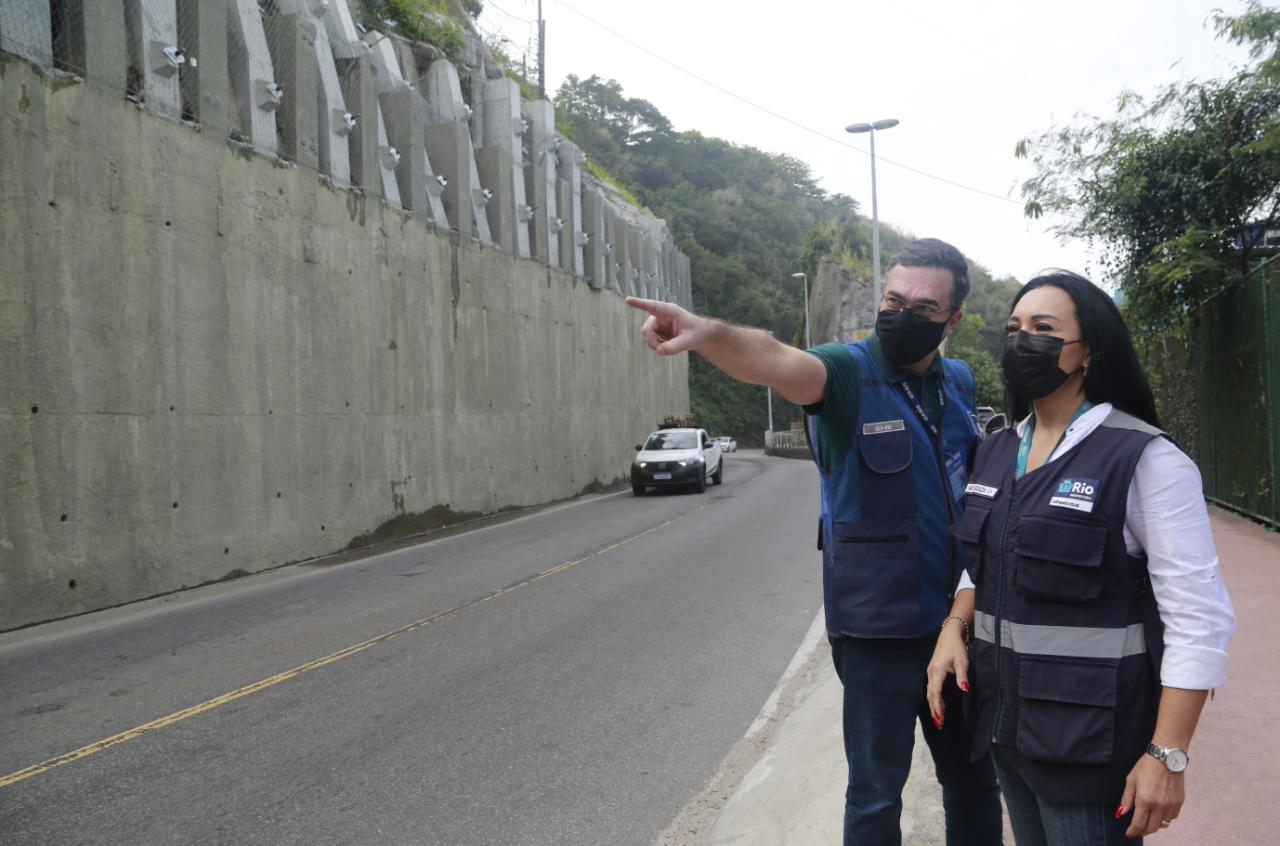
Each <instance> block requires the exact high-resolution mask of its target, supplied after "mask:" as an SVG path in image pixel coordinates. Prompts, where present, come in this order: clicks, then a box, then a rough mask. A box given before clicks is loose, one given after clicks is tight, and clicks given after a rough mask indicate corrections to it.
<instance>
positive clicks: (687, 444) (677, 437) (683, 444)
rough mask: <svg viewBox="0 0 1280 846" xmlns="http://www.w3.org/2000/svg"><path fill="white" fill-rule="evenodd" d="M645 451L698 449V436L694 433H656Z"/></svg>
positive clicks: (645, 446)
mask: <svg viewBox="0 0 1280 846" xmlns="http://www.w3.org/2000/svg"><path fill="white" fill-rule="evenodd" d="M644 448H645V449H697V448H698V436H697V435H696V434H694V433H693V432H654V433H653V434H652V435H650V436H649V440H648V442H647V443H646V444H645V445H644Z"/></svg>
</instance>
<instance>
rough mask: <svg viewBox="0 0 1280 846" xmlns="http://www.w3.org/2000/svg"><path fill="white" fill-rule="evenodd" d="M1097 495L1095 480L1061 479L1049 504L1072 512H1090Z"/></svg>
mask: <svg viewBox="0 0 1280 846" xmlns="http://www.w3.org/2000/svg"><path fill="white" fill-rule="evenodd" d="M1097 493H1098V480H1097V479H1063V480H1062V481H1061V482H1059V483H1058V489H1057V493H1056V494H1055V495H1054V496H1053V498H1052V499H1050V500H1049V504H1050V505H1053V506H1057V507H1058V508H1070V509H1072V510H1073V511H1085V512H1091V511H1093V502H1094V499H1095V497H1096V496H1097Z"/></svg>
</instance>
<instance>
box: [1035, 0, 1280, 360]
mask: <svg viewBox="0 0 1280 846" xmlns="http://www.w3.org/2000/svg"><path fill="white" fill-rule="evenodd" d="M1213 20H1214V23H1215V25H1216V29H1217V33H1218V36H1219V37H1222V38H1226V39H1228V40H1231V41H1234V42H1237V43H1242V44H1248V45H1250V48H1251V52H1252V55H1253V57H1254V58H1255V59H1259V60H1260V61H1259V62H1258V63H1256V64H1255V65H1254V66H1252V67H1246V68H1241V69H1239V70H1238V71H1237V72H1236V73H1235V74H1234V75H1233V76H1231V77H1229V78H1227V79H1216V80H1209V81H1194V80H1193V81H1189V82H1183V83H1177V84H1173V85H1169V86H1166V87H1165V88H1163V89H1162V90H1160V91H1159V92H1157V93H1156V95H1155V96H1154V97H1143V96H1140V95H1138V94H1136V93H1133V92H1125V93H1124V94H1123V95H1122V96H1121V98H1120V107H1119V110H1118V113H1117V115H1116V116H1115V117H1114V118H1110V119H1096V120H1092V121H1089V122H1087V123H1084V124H1080V125H1075V126H1068V127H1055V128H1052V129H1050V130H1049V131H1047V132H1045V133H1043V134H1042V135H1040V136H1039V137H1037V138H1035V139H1024V140H1023V141H1021V142H1019V143H1018V145H1017V149H1016V155H1018V156H1021V157H1024V158H1028V159H1030V160H1031V161H1032V162H1033V163H1034V164H1035V166H1036V170H1037V173H1036V175H1035V176H1033V177H1032V178H1031V179H1029V180H1028V181H1027V182H1026V183H1025V184H1024V185H1023V196H1024V198H1025V200H1026V213H1027V215H1028V216H1030V217H1039V216H1041V215H1043V214H1053V215H1058V216H1061V217H1062V218H1063V219H1064V220H1065V222H1064V223H1062V224H1061V225H1060V226H1058V227H1057V231H1058V232H1059V233H1060V234H1061V235H1062V236H1064V237H1074V238H1082V239H1084V240H1086V241H1089V242H1091V243H1094V244H1097V245H1100V246H1102V247H1103V248H1104V250H1105V253H1104V255H1105V268H1106V271H1107V274H1108V276H1110V277H1111V279H1112V280H1114V281H1116V282H1118V283H1119V284H1120V286H1121V289H1122V291H1123V292H1124V294H1125V299H1126V312H1127V314H1128V315H1129V316H1130V317H1131V318H1132V320H1133V323H1134V325H1135V329H1136V330H1137V331H1138V333H1139V334H1140V335H1146V334H1153V333H1155V332H1159V331H1161V330H1164V329H1168V328H1171V327H1172V328H1176V327H1180V326H1185V325H1186V324H1187V323H1189V322H1190V320H1191V318H1192V316H1193V314H1194V311H1195V309H1196V308H1197V307H1198V306H1199V305H1200V304H1201V303H1203V302H1204V301H1205V300H1207V299H1209V298H1210V297H1213V296H1214V295H1216V294H1218V293H1220V292H1222V291H1224V290H1226V289H1228V288H1231V287H1233V286H1236V285H1238V284H1240V283H1241V282H1242V281H1243V280H1244V279H1245V278H1246V277H1247V275H1248V273H1249V268H1250V267H1251V265H1252V259H1253V245H1252V244H1251V243H1250V242H1249V241H1248V240H1247V239H1246V241H1245V243H1244V244H1243V245H1242V246H1241V245H1240V244H1239V243H1238V241H1239V239H1240V238H1241V236H1242V235H1243V234H1244V233H1245V232H1246V230H1247V229H1248V227H1249V226H1250V225H1252V224H1261V225H1262V226H1263V228H1274V227H1275V226H1276V225H1277V223H1280V13H1278V12H1277V11H1276V10H1274V9H1269V8H1266V7H1264V6H1262V5H1261V4H1260V3H1258V2H1257V0H1251V2H1250V3H1249V4H1248V7H1247V9H1246V11H1245V13H1244V14H1242V15H1240V16H1238V17H1232V16H1227V15H1223V14H1221V13H1218V14H1217V15H1215V16H1214V18H1213Z"/></svg>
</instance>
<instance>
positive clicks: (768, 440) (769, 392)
mask: <svg viewBox="0 0 1280 846" xmlns="http://www.w3.org/2000/svg"><path fill="white" fill-rule="evenodd" d="M765 331H766V332H768V333H769V337H773V330H772V329H766V330H765ZM764 389H765V396H767V397H768V398H769V431H768V432H765V435H764V445H765V446H766V447H770V446H773V386H772V385H769V384H766V385H765V386H764Z"/></svg>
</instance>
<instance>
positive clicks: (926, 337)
mask: <svg viewBox="0 0 1280 846" xmlns="http://www.w3.org/2000/svg"><path fill="white" fill-rule="evenodd" d="M946 330H947V324H946V322H943V323H937V322H935V321H933V320H929V319H927V318H924V317H920V316H918V315H916V314H914V313H913V312H912V311H911V310H910V309H906V308H904V309H902V310H901V311H889V310H888V309H885V310H884V311H882V312H880V313H879V314H878V315H876V337H877V338H879V339H880V349H881V350H882V351H883V352H884V357H885V358H887V359H889V361H890V362H891V363H892V364H894V365H895V366H897V367H903V366H905V365H908V364H915V363H916V362H917V361H919V360H920V359H922V358H924V357H925V356H926V355H928V354H929V353H931V352H933V351H934V350H936V349H937V348H938V344H940V343H942V333H943V332H945V331H946Z"/></svg>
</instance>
